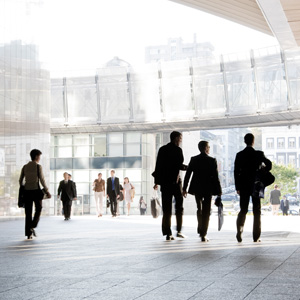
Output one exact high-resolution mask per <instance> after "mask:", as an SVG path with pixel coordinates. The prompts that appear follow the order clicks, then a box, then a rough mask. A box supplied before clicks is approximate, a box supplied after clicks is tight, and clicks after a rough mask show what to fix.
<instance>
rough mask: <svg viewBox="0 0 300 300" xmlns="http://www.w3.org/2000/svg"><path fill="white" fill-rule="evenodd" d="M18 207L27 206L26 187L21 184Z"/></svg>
mask: <svg viewBox="0 0 300 300" xmlns="http://www.w3.org/2000/svg"><path fill="white" fill-rule="evenodd" d="M18 207H20V208H25V187H24V185H21V186H20V188H19V196H18Z"/></svg>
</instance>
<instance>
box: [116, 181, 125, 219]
mask: <svg viewBox="0 0 300 300" xmlns="http://www.w3.org/2000/svg"><path fill="white" fill-rule="evenodd" d="M123 200H124V195H123V186H122V184H120V197H119V199H117V216H119V215H120V202H122V201H123ZM123 213H124V208H123Z"/></svg>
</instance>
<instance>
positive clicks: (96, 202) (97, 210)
mask: <svg viewBox="0 0 300 300" xmlns="http://www.w3.org/2000/svg"><path fill="white" fill-rule="evenodd" d="M94 195H95V204H96V213H97V216H99V214H100V212H99V197H98V196H99V193H98V192H95V193H94Z"/></svg>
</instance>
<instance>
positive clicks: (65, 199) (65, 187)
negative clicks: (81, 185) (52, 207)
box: [57, 172, 77, 221]
mask: <svg viewBox="0 0 300 300" xmlns="http://www.w3.org/2000/svg"><path fill="white" fill-rule="evenodd" d="M60 194H61V196H60ZM59 197H60V199H61V201H62V203H63V209H64V215H65V221H68V220H70V216H71V207H72V201H73V199H74V200H76V199H77V193H76V189H75V187H74V183H73V181H72V180H69V174H68V173H67V172H65V173H64V180H62V181H61V182H60V183H59V187H58V191H57V198H58V199H59Z"/></svg>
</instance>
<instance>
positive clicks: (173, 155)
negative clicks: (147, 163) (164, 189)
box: [152, 143, 186, 185]
mask: <svg viewBox="0 0 300 300" xmlns="http://www.w3.org/2000/svg"><path fill="white" fill-rule="evenodd" d="M183 160H184V158H183V154H182V149H181V148H180V147H178V146H176V145H175V144H173V143H169V144H167V145H165V146H162V147H160V149H159V151H158V154H157V159H156V166H155V171H154V172H153V174H152V175H153V176H154V182H155V184H159V185H164V184H170V183H175V182H176V181H177V178H178V175H179V171H180V170H185V169H186V168H185V166H184V165H183Z"/></svg>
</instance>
